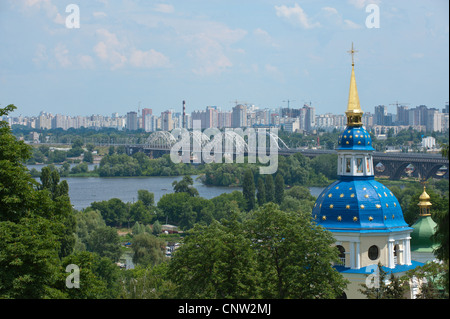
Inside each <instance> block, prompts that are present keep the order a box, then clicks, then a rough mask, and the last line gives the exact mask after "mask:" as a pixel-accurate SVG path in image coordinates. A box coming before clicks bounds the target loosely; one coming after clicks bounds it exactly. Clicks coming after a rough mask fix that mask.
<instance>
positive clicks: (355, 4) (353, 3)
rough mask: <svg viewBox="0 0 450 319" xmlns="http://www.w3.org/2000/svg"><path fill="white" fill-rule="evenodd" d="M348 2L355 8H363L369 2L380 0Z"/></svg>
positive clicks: (350, 0) (375, 2)
mask: <svg viewBox="0 0 450 319" xmlns="http://www.w3.org/2000/svg"><path fill="white" fill-rule="evenodd" d="M348 3H350V4H351V5H353V6H354V7H356V8H357V9H362V8H365V7H366V6H367V5H369V4H376V5H378V4H380V0H348Z"/></svg>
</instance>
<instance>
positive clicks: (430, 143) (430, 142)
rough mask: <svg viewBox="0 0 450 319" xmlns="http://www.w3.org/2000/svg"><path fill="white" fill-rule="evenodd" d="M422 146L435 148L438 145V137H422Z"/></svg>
mask: <svg viewBox="0 0 450 319" xmlns="http://www.w3.org/2000/svg"><path fill="white" fill-rule="evenodd" d="M422 147H423V148H425V149H434V148H435V147H436V139H435V138H434V137H432V136H428V137H424V138H422Z"/></svg>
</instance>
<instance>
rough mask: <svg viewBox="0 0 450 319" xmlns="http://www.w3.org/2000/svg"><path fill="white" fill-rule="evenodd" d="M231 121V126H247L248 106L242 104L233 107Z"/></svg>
mask: <svg viewBox="0 0 450 319" xmlns="http://www.w3.org/2000/svg"><path fill="white" fill-rule="evenodd" d="M231 121H232V122H231V126H232V127H234V128H237V127H247V107H246V106H245V105H242V104H238V105H236V106H235V107H233V110H232V115H231Z"/></svg>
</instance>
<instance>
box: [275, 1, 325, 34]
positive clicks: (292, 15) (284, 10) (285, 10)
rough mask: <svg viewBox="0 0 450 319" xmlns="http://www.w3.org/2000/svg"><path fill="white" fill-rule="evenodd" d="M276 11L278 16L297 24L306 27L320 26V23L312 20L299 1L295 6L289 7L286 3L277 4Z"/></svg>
mask: <svg viewBox="0 0 450 319" xmlns="http://www.w3.org/2000/svg"><path fill="white" fill-rule="evenodd" d="M275 11H276V14H277V16H278V17H280V18H283V19H285V20H286V21H288V22H289V23H291V24H293V25H295V26H301V27H302V28H304V29H312V28H316V27H320V23H319V22H312V21H311V20H310V19H309V18H308V16H307V15H306V13H305V12H304V11H303V9H302V8H301V7H300V6H299V5H298V4H297V3H296V4H294V7H287V6H285V5H282V6H275Z"/></svg>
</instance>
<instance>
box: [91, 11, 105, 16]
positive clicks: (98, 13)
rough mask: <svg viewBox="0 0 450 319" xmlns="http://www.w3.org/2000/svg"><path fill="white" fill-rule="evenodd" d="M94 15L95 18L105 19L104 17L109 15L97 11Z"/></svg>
mask: <svg viewBox="0 0 450 319" xmlns="http://www.w3.org/2000/svg"><path fill="white" fill-rule="evenodd" d="M92 15H93V16H94V17H95V18H104V17H106V16H107V14H106V13H105V12H102V11H96V12H93V13H92Z"/></svg>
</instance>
